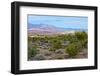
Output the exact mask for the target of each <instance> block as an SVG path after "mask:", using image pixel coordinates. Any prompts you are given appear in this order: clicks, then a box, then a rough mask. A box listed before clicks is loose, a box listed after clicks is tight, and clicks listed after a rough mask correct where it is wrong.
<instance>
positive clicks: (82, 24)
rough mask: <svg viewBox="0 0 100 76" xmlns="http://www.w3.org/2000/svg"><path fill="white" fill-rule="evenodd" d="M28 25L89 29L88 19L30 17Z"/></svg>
mask: <svg viewBox="0 0 100 76" xmlns="http://www.w3.org/2000/svg"><path fill="white" fill-rule="evenodd" d="M28 23H31V24H48V25H53V26H56V27H61V28H76V29H88V17H81V16H80V17H79V16H50V15H48V16H47V15H28Z"/></svg>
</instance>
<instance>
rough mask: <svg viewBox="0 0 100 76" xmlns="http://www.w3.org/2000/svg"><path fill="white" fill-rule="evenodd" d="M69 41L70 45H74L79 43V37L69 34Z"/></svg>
mask: <svg viewBox="0 0 100 76" xmlns="http://www.w3.org/2000/svg"><path fill="white" fill-rule="evenodd" d="M67 40H69V41H70V43H73V42H77V41H78V39H77V37H76V36H75V35H74V34H68V36H67Z"/></svg>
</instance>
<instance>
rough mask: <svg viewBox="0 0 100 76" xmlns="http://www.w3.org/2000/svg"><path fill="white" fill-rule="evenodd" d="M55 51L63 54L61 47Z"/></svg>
mask: <svg viewBox="0 0 100 76" xmlns="http://www.w3.org/2000/svg"><path fill="white" fill-rule="evenodd" d="M55 53H57V54H63V53H64V50H63V49H57V50H56V51H55Z"/></svg>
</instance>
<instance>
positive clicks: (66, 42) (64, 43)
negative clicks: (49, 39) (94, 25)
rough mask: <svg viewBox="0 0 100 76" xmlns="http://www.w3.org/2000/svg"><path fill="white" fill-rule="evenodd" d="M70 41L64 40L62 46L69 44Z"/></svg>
mask: <svg viewBox="0 0 100 76" xmlns="http://www.w3.org/2000/svg"><path fill="white" fill-rule="evenodd" d="M69 43H70V41H64V42H62V46H67V45H69Z"/></svg>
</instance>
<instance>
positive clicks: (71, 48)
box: [65, 43, 81, 57]
mask: <svg viewBox="0 0 100 76" xmlns="http://www.w3.org/2000/svg"><path fill="white" fill-rule="evenodd" d="M80 48H81V47H80V46H79V43H71V44H69V45H68V46H67V48H66V50H65V52H66V53H68V54H69V57H74V56H76V55H77V54H78V52H79V50H80Z"/></svg>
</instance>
